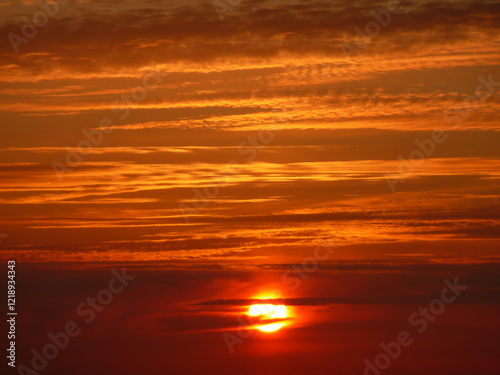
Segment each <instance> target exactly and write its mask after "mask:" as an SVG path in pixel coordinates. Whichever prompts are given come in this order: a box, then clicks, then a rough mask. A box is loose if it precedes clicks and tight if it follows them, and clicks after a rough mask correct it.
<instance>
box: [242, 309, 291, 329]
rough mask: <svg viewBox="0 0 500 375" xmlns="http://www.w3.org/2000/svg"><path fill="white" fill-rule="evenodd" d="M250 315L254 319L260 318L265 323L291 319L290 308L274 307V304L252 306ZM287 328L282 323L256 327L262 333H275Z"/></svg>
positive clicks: (249, 310) (249, 311)
mask: <svg viewBox="0 0 500 375" xmlns="http://www.w3.org/2000/svg"><path fill="white" fill-rule="evenodd" d="M248 315H249V316H252V317H259V318H260V320H261V322H260V323H263V322H264V321H266V320H282V319H287V318H288V317H289V311H288V308H287V307H286V306H285V305H272V304H269V303H267V304H258V305H252V306H250V307H249V309H248ZM284 326H285V323H284V322H282V321H278V322H273V323H269V324H260V325H258V326H256V328H257V329H258V330H259V331H262V332H275V331H277V330H279V329H281V328H283V327H284Z"/></svg>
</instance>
